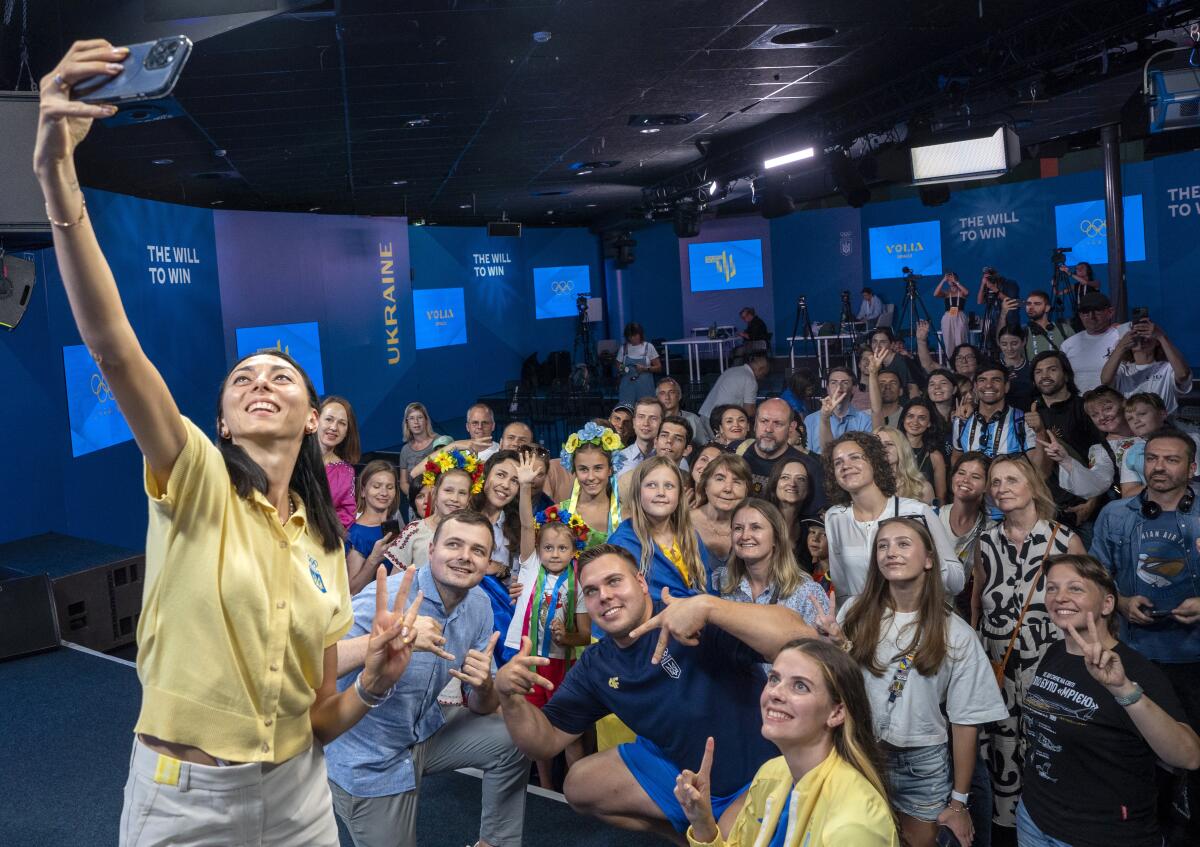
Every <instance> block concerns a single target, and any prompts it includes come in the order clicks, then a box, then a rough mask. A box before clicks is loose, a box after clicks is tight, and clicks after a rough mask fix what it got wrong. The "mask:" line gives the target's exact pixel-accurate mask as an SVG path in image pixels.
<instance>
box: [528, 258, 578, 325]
mask: <svg viewBox="0 0 1200 847" xmlns="http://www.w3.org/2000/svg"><path fill="white" fill-rule="evenodd" d="M591 286H592V283H591V276H590V272H589V268H588V266H587V265H571V266H569V267H561V268H534V269H533V299H534V302H535V303H536V304H537V318H538V320H541V319H542V318H573V317H575V316H576V315H578V314H579V309H578V308H576V306H575V298H576V297H578V296H579V295H581V294H583V295H585V296H586V295H588V294H590V293H591V291H592V288H591Z"/></svg>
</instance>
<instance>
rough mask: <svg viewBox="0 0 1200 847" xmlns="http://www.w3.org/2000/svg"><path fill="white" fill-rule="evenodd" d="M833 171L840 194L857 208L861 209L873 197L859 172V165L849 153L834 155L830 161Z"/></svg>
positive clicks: (834, 180)
mask: <svg viewBox="0 0 1200 847" xmlns="http://www.w3.org/2000/svg"><path fill="white" fill-rule="evenodd" d="M830 168H831V169H832V171H833V182H834V185H835V186H837V191H838V194H841V195H842V198H843V199H844V200H845V201H846V202H847V203H848V204H850V205H851V206H853V207H854V208H855V209H860V208H862V207H863V206H865V205H866V204H867V201H868V200H870V199H871V189H869V188H867V184H866V183H865V182H863V178H862V176H861V175H860V174H859V172H858V166H857V165H855V164H854V161H853V160H852V159H851V158H850V157H849V156H847V155H845V154H843V155H841V156H834V157H833V159H832V161H831V162H830Z"/></svg>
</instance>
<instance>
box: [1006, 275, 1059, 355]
mask: <svg viewBox="0 0 1200 847" xmlns="http://www.w3.org/2000/svg"><path fill="white" fill-rule="evenodd" d="M1020 305H1021V302H1020V301H1019V300H1017V299H1015V298H1011V297H1010V298H1005V300H1004V302H1003V303H1002V304H1001V305H1000V323H1001V324H1005V323H1007V324H1009V325H1010V326H1011V322H1012V319H1011V318H1010V317H1009V315H1010V314H1011V313H1014V312H1015V311H1016V310H1017V309H1018V308H1019V307H1020ZM1025 317H1027V318H1028V319H1029V334H1028V335H1027V336H1026V339H1025V358H1027V359H1029V360H1030V361H1032V360H1033V359H1034V358H1035V357H1036V356H1037V354H1038V353H1045V352H1046V351H1047V350H1058V349H1060V348H1061V347H1062V344H1063V342H1064V341H1066V340H1067V339H1068V338H1070V337H1071V336H1072V335H1074V334H1075V329H1074V327H1072V326H1071V325H1070V324H1068V323H1065V322H1063V321H1052V320H1050V295H1049V294H1047V293H1046V292H1045V291H1040V290H1038V291H1030V292H1029V295H1028V296H1027V297H1026V298H1025ZM1019 320H1020V318H1019V316H1018V321H1019Z"/></svg>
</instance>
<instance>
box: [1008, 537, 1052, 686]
mask: <svg viewBox="0 0 1200 847" xmlns="http://www.w3.org/2000/svg"><path fill="white" fill-rule="evenodd" d="M1060 526H1062V524H1060V523H1059V522H1058V521H1055V522H1054V528H1053V529H1052V530H1051V531H1050V540H1049V541H1047V542H1046V549H1045V551H1044V552H1043V553H1042V561H1041V562H1039V563H1038V569H1037V573H1035V574H1034V575H1033V582H1032V583H1031V584H1030V586H1029V593H1028V594H1026V595H1025V602H1024V603H1023V604H1022V605H1021V614H1020V615H1018V616H1017V624H1016V626H1014V627H1013V631H1012V635H1011V636H1009V639H1008V648H1007V649H1005V651H1004V658H1002V659H1001V660H1000V664H999V665H998V666H997V667H996V679H997V680H999V679H1000V677H1001V676H1002V675H1003V673H1004V669H1005V668H1006V667H1008V657H1009V656H1011V655H1012V651H1013V648H1014V647H1016V646H1017V636H1018V635H1020V634H1021V624H1023V623H1024V622H1025V613H1026V612H1028V611H1029V606H1030V604H1032V603H1033V595H1034V594H1036V593H1037V582H1038V580H1039V579H1040V578H1041V576H1042V571H1043V570H1044V569H1045V567H1046V556H1047V555H1049V553H1050V551H1051V550H1052V549H1053V548H1054V538H1055V536H1057V535H1058V529H1059V527H1060Z"/></svg>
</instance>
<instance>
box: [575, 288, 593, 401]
mask: <svg viewBox="0 0 1200 847" xmlns="http://www.w3.org/2000/svg"><path fill="white" fill-rule="evenodd" d="M575 308H576V310H577V311H578V315H577V316H576V318H575V344H574V348H573V349H572V352H571V360H572V362H573V363H574V367H573V368H572V371H571V383H572V385H574V386H575V387H576V388H578V389H579V390H581V391H587V390H588V389H589V388H590V387H591V384H592V377H593V375H594V374H595V373H596V351H595V350H593V349H592V330H591V327H590V326H588V319H587V318H588V305H587V297H586V296H585V295H583V294H580V295H579V296H578V297H576V298H575ZM580 347H582V348H583V355H582V357H581V356H580V354H579V349H580Z"/></svg>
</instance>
